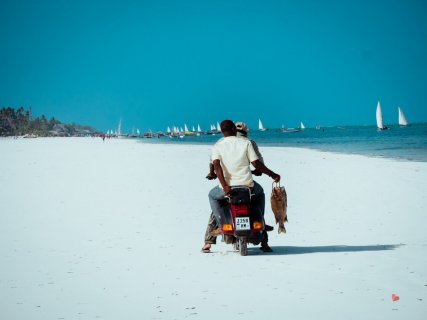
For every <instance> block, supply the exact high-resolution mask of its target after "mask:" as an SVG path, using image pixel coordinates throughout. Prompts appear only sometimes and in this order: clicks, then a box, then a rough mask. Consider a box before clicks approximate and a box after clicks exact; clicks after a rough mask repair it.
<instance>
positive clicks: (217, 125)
mask: <svg viewBox="0 0 427 320" xmlns="http://www.w3.org/2000/svg"><path fill="white" fill-rule="evenodd" d="M216 129H217V130H218V131H221V126H220V125H219V123H218V122H217V123H216Z"/></svg>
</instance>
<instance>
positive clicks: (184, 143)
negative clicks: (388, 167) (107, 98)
mask: <svg viewBox="0 0 427 320" xmlns="http://www.w3.org/2000/svg"><path fill="white" fill-rule="evenodd" d="M21 139H24V138H22V137H18V138H14V137H0V141H2V140H3V141H5V140H12V141H17V140H21ZM36 139H39V140H40V139H89V140H100V139H102V138H100V137H38V138H36ZM154 139H155V140H154ZM165 139H166V138H161V139H157V138H151V139H147V138H111V139H105V141H104V143H109V142H110V141H129V142H131V141H132V142H135V143H138V144H147V145H174V146H183V147H186V146H208V147H212V146H213V145H214V144H215V142H205V141H201V142H189V141H181V140H172V141H168V140H165ZM168 139H170V138H168ZM219 139H220V137H218V140H219ZM24 140H25V141H34V140H35V139H24ZM258 146H259V147H260V148H277V149H279V150H280V149H304V150H312V151H318V152H327V153H332V154H338V155H355V156H362V157H366V158H372V159H385V160H394V161H397V162H410V163H417V162H420V163H426V162H427V150H425V153H426V155H425V156H424V157H422V158H418V159H414V158H409V157H403V156H392V155H376V154H371V153H369V152H366V153H363V152H358V151H338V150H330V149H327V148H319V147H315V146H290V145H278V144H275V143H271V144H269V143H267V144H266V143H258Z"/></svg>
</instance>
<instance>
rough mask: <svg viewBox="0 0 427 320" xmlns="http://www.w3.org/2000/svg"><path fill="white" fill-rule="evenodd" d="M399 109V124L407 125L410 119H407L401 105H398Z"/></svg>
mask: <svg viewBox="0 0 427 320" xmlns="http://www.w3.org/2000/svg"><path fill="white" fill-rule="evenodd" d="M397 109H398V111H399V125H401V126H407V125H408V120H406V117H405V114H404V113H403V111H402V109H400V107H397Z"/></svg>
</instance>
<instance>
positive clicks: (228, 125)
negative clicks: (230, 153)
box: [221, 120, 237, 137]
mask: <svg viewBox="0 0 427 320" xmlns="http://www.w3.org/2000/svg"><path fill="white" fill-rule="evenodd" d="M221 132H222V134H223V135H224V136H225V137H228V136H235V135H236V134H237V130H236V125H235V124H234V122H233V121H231V120H224V121H222V122H221Z"/></svg>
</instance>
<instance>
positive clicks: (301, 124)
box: [299, 121, 305, 130]
mask: <svg viewBox="0 0 427 320" xmlns="http://www.w3.org/2000/svg"><path fill="white" fill-rule="evenodd" d="M299 127H300V129H301V130H304V129H305V125H304V123H302V121H301V123H300V125H299Z"/></svg>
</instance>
